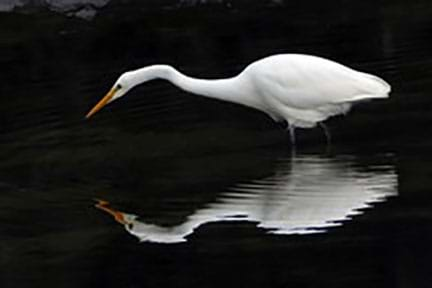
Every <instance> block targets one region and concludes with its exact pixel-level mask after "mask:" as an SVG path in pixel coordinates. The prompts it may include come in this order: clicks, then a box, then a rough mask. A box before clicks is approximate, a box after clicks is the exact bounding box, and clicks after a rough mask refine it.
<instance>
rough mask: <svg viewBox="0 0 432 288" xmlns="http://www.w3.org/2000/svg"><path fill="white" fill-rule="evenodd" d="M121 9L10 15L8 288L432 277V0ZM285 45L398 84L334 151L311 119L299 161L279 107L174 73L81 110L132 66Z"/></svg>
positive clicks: (200, 73) (359, 283) (228, 70)
mask: <svg viewBox="0 0 432 288" xmlns="http://www.w3.org/2000/svg"><path fill="white" fill-rule="evenodd" d="M111 2H112V3H109V4H108V5H107V6H104V7H103V8H101V9H100V11H98V13H97V15H96V16H95V17H94V18H93V19H91V20H83V19H79V18H71V17H66V16H64V15H62V14H57V13H55V12H52V11H49V10H46V9H44V8H37V7H36V8H31V9H30V8H29V9H27V10H23V11H18V12H9V13H1V14H0V67H1V69H0V76H1V82H0V96H1V97H0V139H1V142H0V159H1V162H0V223H1V224H0V287H234V286H235V287H300V286H301V287H430V285H431V284H430V283H431V280H432V277H431V273H430V272H431V269H430V259H431V257H432V250H431V241H432V226H431V220H432V212H431V208H432V194H431V193H432V191H431V190H432V189H431V188H432V178H431V176H432V168H431V167H432V165H431V164H432V156H430V155H431V153H430V152H431V150H432V149H431V148H430V147H431V144H432V135H431V132H430V125H431V123H432V116H431V115H432V113H431V112H430V111H431V108H432V101H431V99H430V94H431V93H432V72H431V71H432V52H431V51H432V40H431V39H432V37H431V36H432V17H431V16H432V4H431V3H429V1H416V2H415V3H411V4H410V3H408V2H407V1H378V2H376V1H362V2H360V1H358V2H357V3H351V2H348V1H336V2H333V3H331V4H330V3H327V2H318V1H302V2H300V1H294V2H291V1H286V2H287V3H285V4H284V5H282V6H279V5H276V6H275V5H273V4H271V5H270V4H269V5H260V4H256V3H252V2H250V3H247V2H242V1H238V2H235V1H234V2H232V3H231V4H230V5H228V4H225V5H219V4H213V5H198V6H193V5H192V6H189V5H186V6H182V5H180V6H175V5H174V6H173V5H168V6H163V5H162V4H161V5H156V4H155V3H153V2H152V1H151V2H150V3H151V4H148V6H146V5H144V4H140V2H134V1H130V3H127V1H126V2H125V1H111ZM167 2H169V1H167ZM288 2H289V3H288ZM276 53H307V54H315V55H320V56H323V57H326V58H330V59H333V60H336V61H338V62H342V63H344V64H346V65H349V66H351V67H353V68H356V69H359V70H362V71H366V72H369V73H373V74H377V75H380V76H381V77H383V78H384V79H386V80H387V81H388V82H389V83H391V84H392V87H393V92H392V94H391V97H390V99H388V100H385V101H374V102H369V103H362V104H359V105H357V106H356V107H355V108H354V109H353V110H352V111H351V112H350V113H349V115H347V116H345V117H336V118H334V119H331V120H329V121H328V126H329V129H330V130H331V132H332V137H333V143H332V145H331V147H330V149H328V148H327V147H326V146H325V138H324V136H323V134H322V131H321V130H320V129H312V130H304V131H299V135H298V149H297V153H296V155H293V154H292V153H291V149H290V146H289V138H288V136H287V134H286V132H285V131H284V130H283V129H282V127H281V126H279V125H277V124H275V123H273V122H272V120H271V119H269V118H268V117H267V116H266V115H264V114H262V113H260V112H256V111H253V110H250V109H248V108H244V107H241V106H236V105H234V104H229V103H222V102H218V101H213V100H210V99H204V98H200V97H197V96H194V95H190V94H187V93H185V92H181V91H179V90H178V89H176V88H175V87H173V86H171V85H170V84H168V83H165V82H161V81H155V82H152V83H148V84H147V85H143V86H142V87H139V88H137V89H134V90H133V91H132V92H131V93H129V95H127V96H125V97H124V98H122V99H121V100H118V101H116V102H115V103H113V104H112V105H110V106H108V107H106V108H104V110H103V111H101V112H99V113H98V114H97V115H96V116H95V117H94V118H93V119H91V120H85V119H84V115H85V114H86V113H87V112H88V110H89V109H90V108H91V107H92V105H94V104H95V102H96V101H97V100H99V98H100V97H101V96H102V95H103V94H104V93H105V92H106V90H107V89H108V88H109V87H110V86H111V85H112V83H113V82H114V81H115V79H116V78H117V77H118V75H119V73H120V72H123V71H126V70H129V69H135V68H137V67H141V66H145V65H149V64H155V63H167V64H171V65H173V66H175V67H177V68H178V69H179V70H181V71H183V72H185V73H186V74H189V75H191V76H196V77H204V78H216V77H228V76H232V75H235V74H236V73H238V72H239V71H241V69H242V68H243V67H245V65H247V64H248V63H250V62H252V61H254V60H256V59H259V58H261V57H264V56H267V55H271V54H276ZM95 199H103V200H105V201H108V202H110V205H111V207H113V209H116V210H118V211H122V212H124V213H127V214H130V215H132V214H133V215H136V216H137V217H138V218H137V219H135V220H134V221H137V222H135V223H134V226H133V227H126V228H127V229H125V227H123V226H122V225H120V224H119V223H117V222H115V221H114V220H113V218H112V217H111V216H110V215H109V214H107V213H104V212H103V211H101V210H100V209H97V208H95V206H94V205H95V203H96V201H95ZM145 225H148V226H145ZM149 227H150V228H149ZM315 232H319V233H315ZM134 233H135V234H134ZM137 234H138V235H137ZM134 235H135V236H134ZM136 236H138V238H137V237H136ZM139 239H141V240H146V241H144V242H140V241H139ZM160 242H165V243H160ZM167 242H169V243H167Z"/></svg>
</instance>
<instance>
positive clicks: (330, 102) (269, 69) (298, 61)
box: [87, 54, 391, 141]
mask: <svg viewBox="0 0 432 288" xmlns="http://www.w3.org/2000/svg"><path fill="white" fill-rule="evenodd" d="M158 78H159V79H165V80H167V81H170V82H171V83H173V84H174V85H176V86H178V87H179V88H181V89H183V90H185V91H188V92H190V93H194V94H198V95H202V96H206V97H210V98H215V99H219V100H223V101H229V102H234V103H238V104H242V105H246V106H249V107H252V108H255V109H258V110H261V111H263V112H265V113H267V114H268V115H269V116H270V117H272V118H273V119H274V120H276V121H282V120H286V121H287V122H288V126H289V128H290V132H291V135H292V140H293V141H294V128H295V127H302V128H310V127H314V126H315V125H316V124H317V123H321V122H322V121H324V120H326V119H327V118H328V117H331V116H334V115H337V114H341V113H346V112H347V111H348V110H349V109H350V107H351V105H352V104H353V103H354V102H357V101H362V100H367V99H374V98H387V97H388V94H389V93H390V90H391V88H390V85H389V84H388V83H387V82H385V81H384V80H383V79H381V78H379V77H377V76H374V75H371V74H367V73H363V72H359V71H356V70H353V69H351V68H349V67H346V66H343V65H341V64H339V63H336V62H333V61H331V60H327V59H324V58H321V57H316V56H311V55H302V54H281V55H274V56H270V57H266V58H263V59H261V60H258V61H256V62H253V63H252V64H250V65H249V66H247V67H246V68H245V69H244V70H243V71H242V72H241V73H240V74H239V75H237V76H235V77H232V78H227V79H216V80H204V79H196V78H192V77H189V76H186V75H184V74H182V73H180V72H178V71H177V70H176V69H174V68H173V67H171V66H168V65H152V66H148V67H144V68H141V69H138V70H134V71H129V72H126V73H124V74H122V75H121V76H120V78H119V79H118V80H117V81H116V83H115V84H114V86H113V88H112V89H111V90H110V91H109V92H108V94H107V95H106V96H105V97H104V98H103V99H102V100H101V101H100V102H99V103H98V104H97V105H96V106H95V107H94V108H93V109H92V110H91V111H90V112H89V113H88V114H87V118H88V117H90V116H91V115H93V114H94V113H96V112H97V111H98V110H100V109H101V108H102V107H103V106H104V105H106V104H107V103H109V102H111V101H113V100H115V99H117V98H119V97H121V96H123V95H124V94H126V92H128V91H129V90H130V89H131V88H133V87H134V86H136V85H138V84H141V83H144V82H147V81H150V80H153V79H158Z"/></svg>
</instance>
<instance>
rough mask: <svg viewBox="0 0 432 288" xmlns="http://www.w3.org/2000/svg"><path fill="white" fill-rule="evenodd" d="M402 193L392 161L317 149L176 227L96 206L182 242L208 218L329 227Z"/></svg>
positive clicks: (294, 228) (289, 230)
mask: <svg viewBox="0 0 432 288" xmlns="http://www.w3.org/2000/svg"><path fill="white" fill-rule="evenodd" d="M394 195H397V176H396V173H395V170H394V167H393V166H392V165H390V164H385V165H383V164H377V165H372V166H368V167H366V168H365V167H358V166H356V165H355V162H354V160H353V159H352V158H350V157H336V158H327V157H321V156H316V155H302V156H295V157H294V158H291V159H280V164H279V165H278V167H277V169H276V171H275V173H274V175H272V176H270V177H267V178H263V179H258V180H255V181H250V182H248V183H240V184H237V185H235V186H234V187H232V188H229V189H227V191H226V192H223V193H221V194H220V195H219V197H218V199H217V200H216V201H214V202H213V203H209V204H207V205H206V207H205V208H202V209H198V210H196V211H195V212H194V213H193V214H192V215H190V216H189V217H187V219H186V221H185V222H183V223H182V224H180V225H177V226H173V227H164V226H159V225H155V224H152V223H146V222H145V220H143V219H140V218H139V217H138V216H137V215H134V214H131V213H124V212H121V211H117V210H116V209H114V208H112V207H110V205H109V203H108V202H106V201H103V200H98V203H97V204H96V207H97V208H99V209H101V210H103V211H105V212H107V213H109V214H111V215H112V216H114V219H115V220H116V221H117V222H119V223H121V224H122V225H124V227H125V229H126V230H127V231H128V232H129V233H130V234H132V235H134V236H136V237H138V239H139V240H140V241H150V242H160V243H177V242H182V241H186V236H188V235H190V234H192V233H193V232H194V230H196V229H197V228H198V227H200V226H201V225H203V224H206V223H211V222H221V221H248V222H252V223H257V224H256V225H257V227H259V228H262V229H265V230H266V231H267V232H268V233H273V234H308V233H319V232H325V231H327V229H328V228H330V227H334V226H338V225H342V223H343V222H344V221H347V220H349V219H351V217H353V216H354V215H358V214H361V213H363V212H364V209H365V208H369V207H370V206H371V204H372V203H376V202H380V201H384V200H385V199H386V198H387V197H389V196H394Z"/></svg>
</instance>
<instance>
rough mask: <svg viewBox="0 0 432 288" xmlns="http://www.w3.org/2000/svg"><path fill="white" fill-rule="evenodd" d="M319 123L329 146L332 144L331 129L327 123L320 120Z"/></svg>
mask: <svg viewBox="0 0 432 288" xmlns="http://www.w3.org/2000/svg"><path fill="white" fill-rule="evenodd" d="M318 125H319V126H320V127H321V128H322V129H323V131H324V135H325V137H326V140H327V146H329V145H330V144H331V134H330V130H329V129H328V127H327V125H325V124H324V123H323V122H319V123H318Z"/></svg>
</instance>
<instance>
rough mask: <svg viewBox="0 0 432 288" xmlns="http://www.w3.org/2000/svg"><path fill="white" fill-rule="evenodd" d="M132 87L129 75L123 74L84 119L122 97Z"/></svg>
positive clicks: (128, 73)
mask: <svg viewBox="0 0 432 288" xmlns="http://www.w3.org/2000/svg"><path fill="white" fill-rule="evenodd" d="M133 86H135V85H134V84H133V79H132V75H131V73H130V72H126V73H123V74H122V75H121V76H120V77H119V78H118V79H117V81H116V82H115V83H114V85H113V86H112V88H111V89H110V90H109V91H108V93H107V94H106V95H105V96H104V97H103V98H102V99H101V100H100V101H99V102H98V103H97V104H96V105H95V106H94V107H93V108H92V109H91V110H90V111H89V112H88V113H87V115H86V118H87V119H88V118H90V117H91V116H93V115H94V114H95V113H96V112H98V111H99V110H100V109H102V108H103V107H104V106H105V105H107V104H108V103H110V102H112V101H114V100H116V99H118V98H120V97H122V96H124V95H125V94H126V93H127V92H128V91H129V90H130V89H131V88H133Z"/></svg>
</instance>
